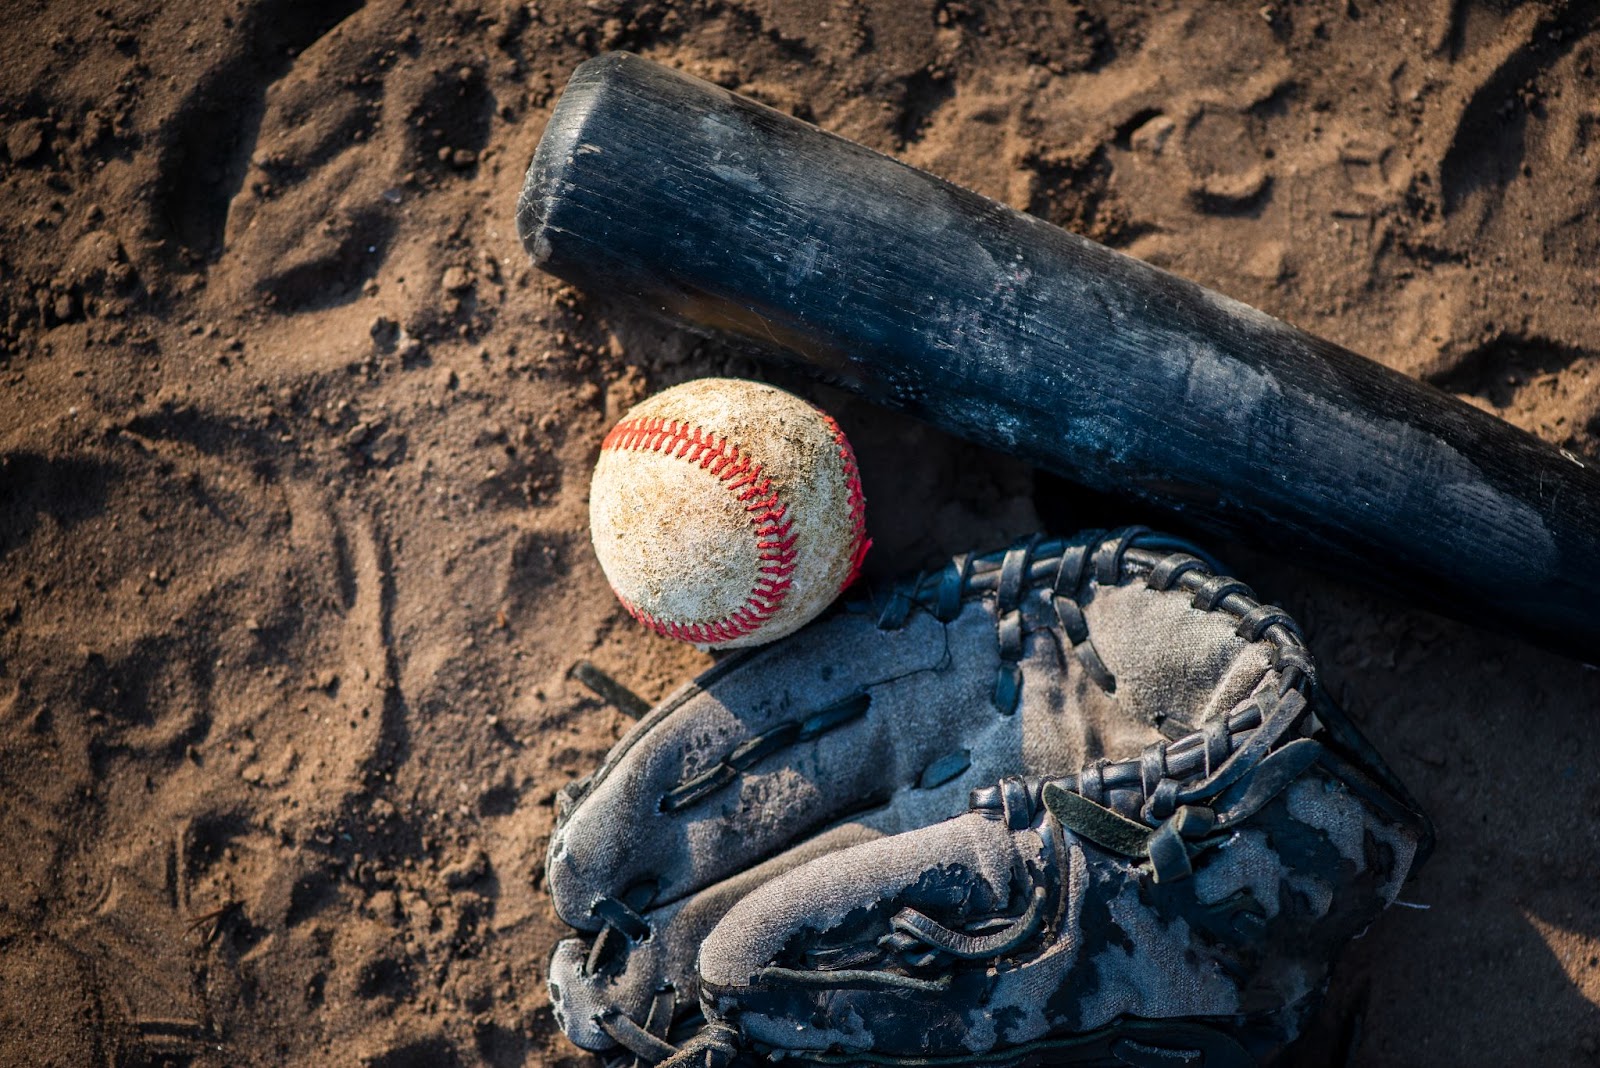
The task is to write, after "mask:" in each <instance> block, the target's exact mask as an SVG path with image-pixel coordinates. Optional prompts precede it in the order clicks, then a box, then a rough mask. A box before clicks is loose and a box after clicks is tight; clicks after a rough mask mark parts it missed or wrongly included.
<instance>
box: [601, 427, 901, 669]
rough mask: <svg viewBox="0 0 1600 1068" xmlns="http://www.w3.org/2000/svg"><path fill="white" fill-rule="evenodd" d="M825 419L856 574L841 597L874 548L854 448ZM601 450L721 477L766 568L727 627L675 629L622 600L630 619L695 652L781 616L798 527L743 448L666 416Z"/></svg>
mask: <svg viewBox="0 0 1600 1068" xmlns="http://www.w3.org/2000/svg"><path fill="white" fill-rule="evenodd" d="M820 414H821V415H822V418H823V419H824V421H826V423H827V424H828V428H829V429H830V430H831V431H832V432H833V440H834V441H835V442H836V443H837V444H838V446H839V459H840V462H841V464H842V466H843V469H844V479H845V489H846V492H847V494H848V499H849V509H850V527H851V532H852V538H853V540H852V543H851V547H850V571H849V573H848V574H847V575H846V576H845V579H844V581H843V582H841V583H840V584H839V589H841V590H843V589H845V588H846V587H847V586H849V585H850V584H851V583H852V582H854V581H855V580H856V578H857V577H858V576H859V575H860V574H861V563H862V561H863V560H864V559H865V558H866V555H867V550H868V549H869V548H871V547H872V542H871V540H870V539H868V538H867V521H866V514H867V513H866V509H867V502H866V496H865V495H864V494H863V493H862V491H861V473H860V471H859V470H858V469H857V468H856V456H855V453H854V452H853V451H852V450H851V448H850V442H849V441H848V440H846V438H845V436H844V431H843V430H841V429H840V428H839V424H838V423H836V422H834V420H833V417H832V416H830V415H828V414H827V413H825V412H824V413H820ZM600 448H601V449H602V450H614V451H622V452H640V451H648V452H661V451H662V450H663V448H665V450H666V453H667V455H669V456H671V455H676V456H677V457H678V458H679V459H682V460H686V461H688V462H689V463H693V464H698V465H699V466H700V468H701V469H702V470H705V471H709V472H711V474H712V475H714V476H716V478H717V479H718V480H720V481H721V482H722V483H723V484H724V485H725V486H726V488H727V489H728V491H729V492H730V493H732V494H733V495H734V499H735V500H737V501H739V502H740V503H742V504H744V506H745V511H746V512H747V513H749V515H750V523H751V525H752V526H754V527H755V535H756V552H757V559H758V560H759V561H760V565H759V566H758V568H757V571H758V573H759V575H760V577H759V578H757V579H756V583H755V586H754V588H753V589H751V591H750V595H749V596H748V597H747V598H746V599H745V603H744V604H743V605H741V606H740V607H739V608H738V609H736V610H735V611H733V612H732V613H730V614H729V615H728V617H727V618H726V619H721V620H717V621H716V622H713V623H674V622H670V621H668V620H663V619H658V618H657V617H655V616H653V615H651V614H650V613H649V612H646V611H645V610H644V609H642V608H640V607H639V606H637V605H635V604H634V603H633V602H632V601H630V600H628V598H626V597H624V596H622V594H620V593H617V600H618V601H620V602H622V607H624V608H626V609H627V610H628V614H629V615H631V616H633V618H634V619H637V620H638V621H639V622H640V623H643V624H644V625H645V626H647V627H649V628H650V629H651V630H653V631H655V632H656V633H657V634H664V635H666V636H667V637H669V638H676V639H678V640H679V641H685V642H692V643H694V644H696V645H714V644H717V643H719V642H726V641H732V640H733V639H735V638H742V637H744V636H745V635H747V634H749V633H751V632H752V631H755V630H756V629H757V628H759V627H760V626H761V625H762V624H763V623H765V622H766V621H767V620H769V619H771V618H772V617H773V616H774V615H776V614H777V612H778V609H779V608H780V607H781V606H782V605H783V600H784V597H785V596H786V595H787V594H788V592H789V588H790V587H791V586H792V585H793V584H794V579H793V578H792V577H791V576H793V574H794V569H795V558H796V556H797V555H798V554H797V553H796V551H795V547H794V546H795V542H796V541H798V540H799V535H798V534H795V533H792V530H793V527H794V520H793V519H792V518H790V517H789V515H788V512H789V505H788V503H787V502H786V501H784V500H782V498H781V496H780V494H779V493H778V491H777V490H776V489H775V488H774V487H773V485H772V480H771V479H769V478H763V477H762V474H761V465H760V464H756V463H751V462H750V458H749V457H748V456H744V455H741V454H740V452H739V447H738V446H737V445H732V444H730V443H729V442H728V439H727V438H725V437H724V438H721V439H719V438H718V437H717V436H716V435H715V434H713V433H711V432H710V431H702V430H701V429H700V428H699V427H697V426H691V425H690V424H688V423H686V422H679V421H678V420H676V419H671V420H669V419H666V418H665V417H662V416H648V417H645V418H641V419H625V420H623V421H622V422H620V423H618V424H617V425H616V426H614V427H612V428H611V432H610V433H609V434H607V435H606V436H605V440H603V441H601V442H600ZM612 591H613V592H616V588H615V587H612Z"/></svg>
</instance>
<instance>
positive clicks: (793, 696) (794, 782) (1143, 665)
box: [548, 532, 1276, 933]
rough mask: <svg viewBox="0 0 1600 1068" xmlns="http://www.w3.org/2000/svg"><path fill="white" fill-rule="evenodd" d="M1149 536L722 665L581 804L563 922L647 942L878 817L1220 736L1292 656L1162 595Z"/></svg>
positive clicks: (961, 576) (561, 879)
mask: <svg viewBox="0 0 1600 1068" xmlns="http://www.w3.org/2000/svg"><path fill="white" fill-rule="evenodd" d="M1147 540H1151V539H1149V536H1147V535H1143V534H1139V533H1137V532H1124V533H1123V534H1119V535H1113V536H1110V537H1107V538H1101V537H1099V536H1081V537H1079V538H1075V539H1062V540H1051V541H1039V540H1030V541H1029V542H1025V543H1021V544H1019V545H1018V546H1014V547H1013V548H1012V549H1010V550H1008V551H1006V552H1004V553H995V554H991V555H989V556H985V557H978V558H974V559H958V561H957V562H956V563H954V564H952V565H951V566H950V567H948V568H946V569H945V570H944V571H943V572H941V573H938V574H936V575H933V576H929V577H927V578H925V579H921V580H919V581H917V582H913V583H910V584H908V585H907V586H906V587H903V588H902V591H901V593H900V594H899V595H898V596H899V600H898V601H897V600H895V599H894V598H891V599H890V600H889V602H888V605H887V607H882V606H871V605H867V604H866V603H865V602H856V603H855V604H853V605H852V606H850V607H849V609H848V610H846V611H845V612H842V613H840V614H838V615H835V616H834V617H832V618H829V619H826V620H824V621H821V622H818V623H815V624H813V625H812V626H810V627H808V628H806V629H805V630H802V631H801V632H799V633H798V634H796V635H794V636H792V637H790V638H788V639H785V640H784V641H781V642H779V643H777V644H776V645H774V646H769V647H767V648H764V649H760V650H756V651H754V652H753V653H751V654H745V655H742V656H740V657H737V658H734V659H731V660H729V661H726V662H724V663H723V664H721V665H719V666H718V667H717V668H716V669H714V670H713V671H712V672H710V673H708V675H707V676H705V677H703V678H702V679H701V680H699V681H698V682H697V683H696V684H694V685H691V686H690V687H687V688H685V689H684V690H682V691H680V692H679V693H678V694H676V695H674V696H673V697H672V698H669V699H668V700H667V701H666V702H665V703H663V704H662V705H661V706H659V707H658V708H657V709H656V710H655V711H653V712H652V713H651V714H650V715H649V716H647V717H646V718H645V719H644V720H643V721H641V723H640V724H638V725H637V726H636V727H635V729H634V731H633V732H631V733H630V734H629V736H628V737H627V738H625V739H624V740H623V741H622V742H621V743H619V744H618V746H617V747H616V749H614V750H613V752H612V753H611V755H610V756H608V758H607V760H606V762H605V764H604V765H603V766H602V768H601V769H600V771H599V772H597V774H596V775H595V777H594V778H593V779H592V780H591V781H590V782H589V783H588V784H587V786H586V787H585V788H584V790H583V792H582V793H580V794H579V795H578V796H577V797H576V798H575V799H573V801H572V803H571V804H570V805H569V806H568V807H567V808H566V809H565V810H564V813H563V817H562V820H561V821H560V823H559V825H558V827H557V828H556V831H555V833H554V834H553V835H552V838H551V845H550V853H549V858H548V883H549V886H550V889H551V894H552V897H553V899H554V901H555V904H556V908H557V911H558V912H559V913H560V915H561V916H562V918H563V919H565V920H566V921H567V922H568V923H570V924H572V925H573V926H574V927H577V928H579V929H581V930H591V931H597V930H600V929H601V928H603V927H605V926H607V925H608V924H609V925H612V926H622V927H625V928H632V929H634V930H635V931H636V932H640V924H641V923H642V919H641V917H642V915H643V913H645V912H646V911H648V910H650V909H659V908H661V907H663V906H665V905H667V904H670V903H672V902H674V901H677V900H680V899H681V898H683V897H685V896H687V895H689V894H692V893H694V892H696V891H697V890H701V889H704V888H706V887H709V886H712V885H714V884H715V883H717V882H718V881H720V880H722V879H725V878H727V877H729V876H730V875H732V874H733V873H734V872H736V871H738V870H740V869H741V868H745V867H749V866H751V865H752V864H755V863H759V862H760V861H762V860H764V859H765V858H767V857H771V856H774V855H777V854H778V853H781V852H783V851H784V850H785V849H787V848H789V847H790V846H792V845H793V844H794V843H796V842H797V841H800V840H802V839H803V838H805V837H806V836H807V835H810V834H813V833H815V831H816V830H817V829H818V828H820V827H824V826H827V825H829V824H831V823H833V822H836V821H838V820H841V819H845V818H849V817H854V816H858V815H859V814H861V813H863V812H866V811H868V810H873V809H877V808H884V809H887V810H888V812H889V814H888V815H887V816H885V817H884V819H885V820H886V821H887V823H885V824H884V825H885V826H887V825H888V824H890V823H892V824H893V825H894V826H895V827H897V828H902V829H903V828H909V827H914V826H921V825H926V824H928V823H931V822H934V821H936V820H939V819H942V818H945V817H947V816H949V815H952V814H953V813H954V812H956V811H959V803H957V804H956V805H955V806H954V807H952V806H951V804H950V800H949V799H950V797H951V796H954V797H955V798H958V799H959V797H961V796H962V795H963V794H964V792H965V790H966V789H967V788H969V787H970V786H974V785H980V784H983V783H992V782H994V781H996V780H997V779H999V778H1001V777H1003V776H1006V775H1011V774H1019V773H1036V774H1042V773H1045V772H1048V771H1054V770H1058V769H1061V768H1072V767H1078V766H1080V765H1081V764H1083V763H1084V762H1085V761H1086V760H1088V759H1091V758H1094V757H1098V756H1102V755H1111V756H1117V757H1120V756H1126V755H1131V754H1132V753H1134V752H1137V751H1138V750H1139V749H1140V748H1141V747H1143V746H1146V745H1148V744H1150V743H1151V742H1153V741H1158V740H1159V739H1160V733H1159V732H1158V730H1157V726H1158V724H1160V723H1162V722H1163V720H1164V719H1170V720H1171V721H1173V722H1180V721H1187V722H1192V723H1199V722H1203V721H1205V720H1207V719H1209V718H1212V717H1214V716H1215V715H1218V714H1221V713H1222V712H1225V711H1226V710H1227V709H1229V708H1231V707H1233V705H1234V704H1236V703H1237V702H1238V700H1240V699H1241V698H1243V697H1244V696H1247V695H1248V694H1249V693H1251V692H1252V691H1253V690H1254V689H1257V688H1260V687H1263V686H1266V685H1268V684H1269V683H1271V682H1272V681H1273V680H1274V679H1275V678H1276V676H1275V674H1274V673H1273V668H1272V658H1273V649H1272V648H1271V647H1270V646H1269V644H1268V643H1266V642H1263V641H1257V640H1253V639H1254V638H1256V637H1258V636H1257V635H1251V636H1249V637H1242V636H1240V635H1238V634H1236V633H1235V630H1236V625H1237V624H1238V622H1239V621H1238V619H1237V618H1236V616H1231V615H1228V614H1227V613H1223V612H1217V611H1212V608H1213V607H1214V606H1213V605H1212V604H1210V603H1208V604H1207V605H1206V606H1205V607H1204V608H1199V607H1196V606H1195V604H1194V603H1193V602H1192V600H1191V597H1190V594H1189V593H1187V592H1183V591H1180V590H1179V589H1177V588H1148V586H1147V583H1146V581H1145V579H1146V576H1147V575H1150V574H1152V572H1151V567H1152V566H1153V565H1152V561H1154V560H1156V559H1159V558H1160V557H1159V556H1158V555H1157V554H1154V553H1151V552H1149V551H1142V555H1140V556H1139V562H1138V564H1137V566H1125V563H1126V561H1125V560H1124V555H1125V553H1126V552H1127V551H1128V550H1129V548H1130V547H1137V546H1140V545H1142V544H1145V542H1146V541H1147ZM1160 544H1161V545H1162V546H1164V547H1170V544H1171V543H1170V542H1161V543H1160ZM1169 555H1170V554H1169ZM1172 558H1173V559H1179V558H1180V557H1178V556H1173V557H1172ZM1181 559H1183V560H1185V561H1188V562H1189V563H1188V564H1185V565H1184V569H1183V572H1194V573H1195V574H1206V572H1205V571H1204V569H1203V567H1200V568H1197V567H1196V566H1191V565H1199V564H1200V561H1198V560H1195V559H1193V558H1191V557H1187V556H1184V557H1181ZM1183 572H1179V571H1176V570H1175V571H1173V574H1179V573H1183ZM1188 577H1190V578H1192V577H1193V575H1189V576H1188ZM1169 585H1170V583H1169ZM1232 588H1233V587H1232V586H1228V587H1221V586H1219V587H1216V588H1214V589H1212V591H1211V593H1212V594H1213V595H1216V594H1217V590H1225V589H1232ZM907 590H909V593H907V592H905V591H907ZM943 786H949V787H951V789H948V790H943V789H939V787H943ZM930 787H933V789H930ZM863 818H864V817H863ZM640 933H642V932H640Z"/></svg>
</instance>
